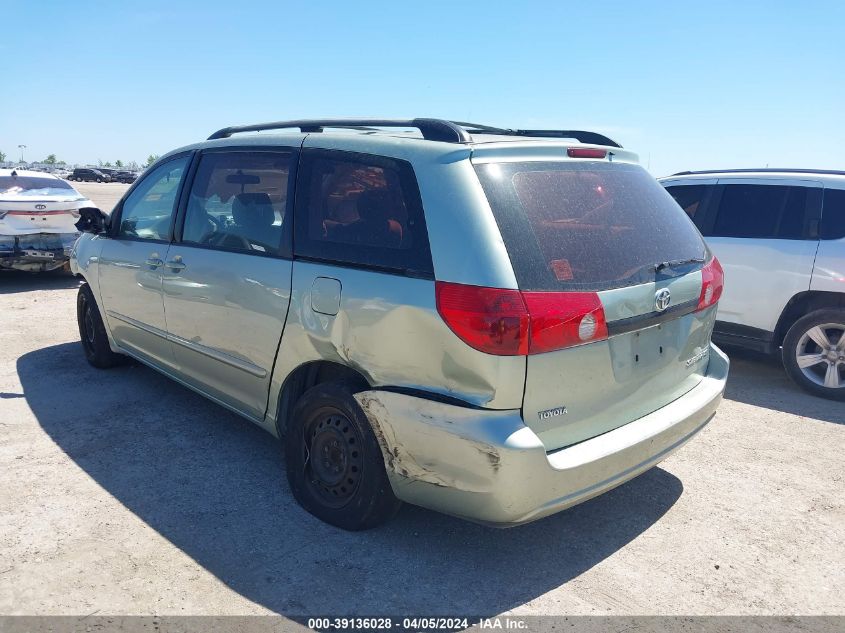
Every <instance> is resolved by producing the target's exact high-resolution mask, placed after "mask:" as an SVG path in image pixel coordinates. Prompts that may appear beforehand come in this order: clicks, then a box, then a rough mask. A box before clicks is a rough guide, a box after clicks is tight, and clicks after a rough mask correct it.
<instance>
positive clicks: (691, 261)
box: [654, 257, 704, 273]
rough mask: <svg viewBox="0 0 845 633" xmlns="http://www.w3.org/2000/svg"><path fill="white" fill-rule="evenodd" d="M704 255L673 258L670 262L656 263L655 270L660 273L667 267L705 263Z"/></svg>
mask: <svg viewBox="0 0 845 633" xmlns="http://www.w3.org/2000/svg"><path fill="white" fill-rule="evenodd" d="M703 263H704V258H703V257H690V258H689V259H672V260H670V261H668V262H660V263H657V264H655V265H654V272H656V273H659V272H660V271H661V270H665V269H667V268H675V267H677V266H684V265H685V264H703Z"/></svg>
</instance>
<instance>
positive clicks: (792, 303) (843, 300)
mask: <svg viewBox="0 0 845 633" xmlns="http://www.w3.org/2000/svg"><path fill="white" fill-rule="evenodd" d="M840 307H842V308H845V294H844V293H841V292H821V291H816V290H810V291H807V292H800V293H798V294H797V295H795V296H794V297H792V299H790V300H789V303H787V304H786V307H785V308H784V309H783V312H782V313H781V315H780V319H779V320H778V324H777V327H776V328H775V340H774V342H775V344H776V345H782V344H783V339H784V338H785V337H786V333H787V332H788V331H789V328H790V327H792V324H793V323H795V322H796V321H797V320H798V319H800V318H801V317H802V316H804V315H805V314H809V313H810V312H813V311H814V310H821V309H822V308H840Z"/></svg>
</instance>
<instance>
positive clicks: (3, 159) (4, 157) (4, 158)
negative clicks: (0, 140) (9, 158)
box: [0, 152, 6, 163]
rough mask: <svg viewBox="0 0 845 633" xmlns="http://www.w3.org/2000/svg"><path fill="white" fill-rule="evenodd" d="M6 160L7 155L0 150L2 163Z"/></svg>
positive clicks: (0, 161)
mask: <svg viewBox="0 0 845 633" xmlns="http://www.w3.org/2000/svg"><path fill="white" fill-rule="evenodd" d="M5 162H6V155H5V154H4V153H3V152H0V163H5Z"/></svg>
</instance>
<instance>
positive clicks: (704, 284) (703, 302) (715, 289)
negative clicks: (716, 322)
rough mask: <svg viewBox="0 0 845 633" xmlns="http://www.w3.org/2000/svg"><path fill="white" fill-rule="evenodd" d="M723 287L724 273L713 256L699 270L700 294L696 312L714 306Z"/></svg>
mask: <svg viewBox="0 0 845 633" xmlns="http://www.w3.org/2000/svg"><path fill="white" fill-rule="evenodd" d="M724 287H725V273H724V272H723V271H722V265H721V264H720V263H719V260H718V259H716V257H715V255H714V256H713V258H712V259H711V260H710V261H709V262H707V264H705V266H704V268H702V269H701V294H700V295H699V296H698V308H697V310H704V308H709V307H710V306H712V305H715V304H716V302H717V301H719V298H720V297H721V296H722V289H723V288H724Z"/></svg>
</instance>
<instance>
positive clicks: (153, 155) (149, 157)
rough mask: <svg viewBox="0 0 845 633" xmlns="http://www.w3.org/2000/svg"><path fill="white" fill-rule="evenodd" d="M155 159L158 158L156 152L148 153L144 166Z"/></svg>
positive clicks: (147, 165) (150, 163)
mask: <svg viewBox="0 0 845 633" xmlns="http://www.w3.org/2000/svg"><path fill="white" fill-rule="evenodd" d="M157 160H158V154H150V155H149V156H147V162H146V163H144V167H149V166H150V165H152V164H153V163H154V162H156V161H157Z"/></svg>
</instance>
